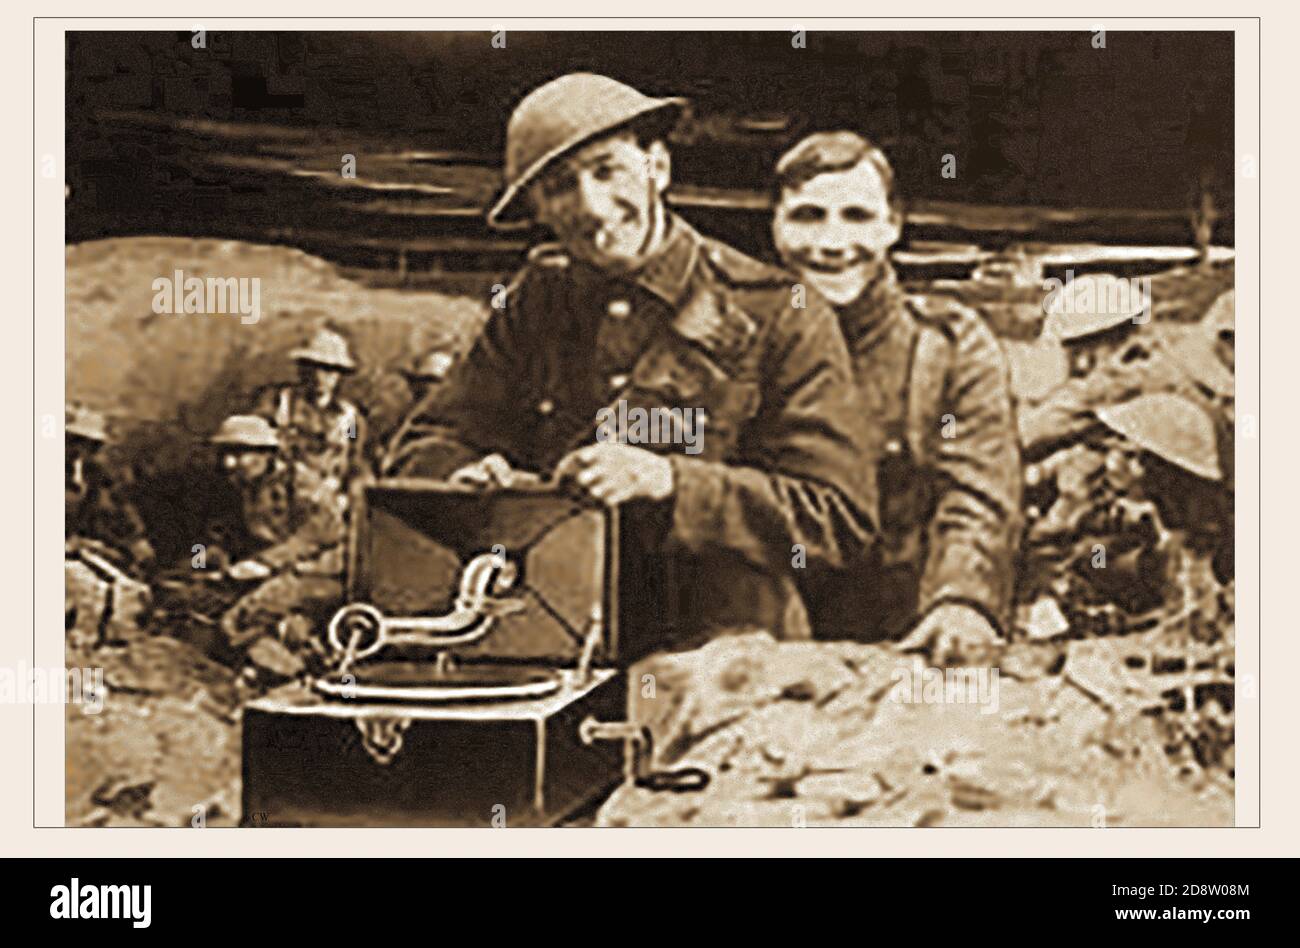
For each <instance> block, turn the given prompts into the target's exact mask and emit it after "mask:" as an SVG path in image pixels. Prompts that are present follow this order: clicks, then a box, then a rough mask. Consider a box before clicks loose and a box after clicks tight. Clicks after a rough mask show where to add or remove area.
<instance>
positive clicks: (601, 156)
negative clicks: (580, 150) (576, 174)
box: [574, 150, 614, 168]
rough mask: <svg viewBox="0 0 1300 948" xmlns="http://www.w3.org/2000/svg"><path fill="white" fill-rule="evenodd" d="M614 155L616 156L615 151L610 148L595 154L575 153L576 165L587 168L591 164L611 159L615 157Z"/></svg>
mask: <svg viewBox="0 0 1300 948" xmlns="http://www.w3.org/2000/svg"><path fill="white" fill-rule="evenodd" d="M613 157H614V153H613V152H612V151H608V150H606V151H598V152H596V153H595V154H594V155H584V156H577V155H575V156H574V158H575V160H574V165H575V166H576V167H579V168H587V167H590V166H591V165H598V164H601V163H602V162H607V161H610V160H612V159H613Z"/></svg>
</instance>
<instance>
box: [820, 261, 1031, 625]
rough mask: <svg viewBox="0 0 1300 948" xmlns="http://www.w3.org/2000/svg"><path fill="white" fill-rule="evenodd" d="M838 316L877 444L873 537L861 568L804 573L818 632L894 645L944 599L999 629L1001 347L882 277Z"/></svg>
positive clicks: (1008, 436)
mask: <svg viewBox="0 0 1300 948" xmlns="http://www.w3.org/2000/svg"><path fill="white" fill-rule="evenodd" d="M836 311H837V313H838V315H839V318H840V323H841V325H842V327H843V330H844V335H845V338H846V339H847V340H848V345H849V350H850V352H851V354H852V358H853V364H854V371H855V375H856V379H857V388H858V399H859V402H858V404H859V409H858V410H859V411H860V412H861V413H863V414H865V416H866V417H868V418H869V419H871V421H872V432H873V434H875V435H876V436H877V437H879V438H880V439H881V444H880V446H879V448H878V450H877V451H875V452H874V453H875V454H876V455H877V456H878V457H879V465H880V468H879V472H878V475H877V484H878V490H879V496H880V538H879V542H878V545H877V547H876V549H875V551H874V553H873V555H872V556H871V558H870V559H869V560H868V561H867V562H866V563H863V564H858V565H856V566H854V567H852V568H851V569H849V570H847V571H842V570H840V571H832V572H830V573H826V572H825V571H817V572H815V573H813V574H812V575H810V577H809V578H810V580H811V581H812V582H813V583H814V584H815V592H813V593H811V594H810V597H809V598H810V599H812V600H813V601H815V602H816V603H817V604H818V605H819V606H821V607H822V610H821V611H820V612H819V613H818V614H817V615H815V616H814V624H815V626H816V627H817V628H818V629H819V634H825V635H827V636H836V637H840V636H843V637H850V638H856V639H864V640H877V639H883V638H890V637H896V636H899V635H901V634H903V633H904V632H905V631H906V630H907V628H908V627H909V626H910V625H911V624H913V623H914V622H915V621H916V620H917V619H919V618H921V617H922V616H924V615H925V614H926V613H927V612H929V611H930V610H931V609H933V608H935V607H936V606H938V605H941V604H943V603H962V604H966V605H969V606H972V607H973V608H975V609H977V610H979V611H980V612H981V613H983V614H984V615H985V616H986V617H987V618H988V619H989V620H990V621H991V622H992V623H993V624H994V626H995V627H996V628H999V629H1001V630H1002V631H1003V632H1005V631H1006V627H1007V624H1008V621H1009V618H1010V616H1009V613H1010V606H1011V594H1012V587H1013V581H1014V557H1015V551H1016V546H1017V543H1018V542H1019V537H1020V527H1021V513H1020V498H1021V492H1022V475H1021V468H1020V456H1019V448H1018V443H1017V435H1016V426H1015V419H1014V416H1013V414H1012V407H1011V396H1010V388H1009V383H1008V372H1007V367H1006V360H1005V357H1004V356H1003V354H1002V350H1001V348H1000V347H999V346H998V343H997V339H996V338H995V337H994V336H993V334H992V332H991V331H990V330H989V329H988V327H987V326H985V325H984V322H983V320H982V319H981V318H980V317H979V316H978V315H977V314H976V313H974V312H973V311H971V310H970V309H967V308H966V307H964V306H961V305H960V304H958V303H957V302H955V301H950V300H946V299H943V298H939V297H930V298H925V299H922V298H918V297H909V296H907V295H905V294H904V293H903V291H902V289H901V288H900V287H899V286H898V284H897V282H896V280H895V278H894V275H893V272H892V271H891V270H885V271H884V272H883V273H882V275H881V276H880V277H879V278H878V279H877V281H876V282H875V283H873V284H872V285H871V286H869V287H868V288H867V289H866V290H865V291H864V292H863V294H862V295H861V296H859V297H858V299H856V300H854V301H853V302H852V303H850V304H848V305H847V306H844V307H836Z"/></svg>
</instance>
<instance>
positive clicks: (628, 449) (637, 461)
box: [555, 441, 673, 507]
mask: <svg viewBox="0 0 1300 948" xmlns="http://www.w3.org/2000/svg"><path fill="white" fill-rule="evenodd" d="M555 479H556V480H557V481H563V480H568V481H570V482H572V483H573V484H576V485H577V486H578V487H579V488H580V489H582V490H583V491H585V492H586V493H587V494H589V495H590V496H591V497H593V498H595V499H596V500H598V501H600V502H601V503H603V504H605V505H606V506H608V507H614V506H617V505H618V504H623V503H627V502H628V501H629V500H638V499H644V500H667V499H668V498H669V497H671V496H672V493H673V466H672V462H670V461H669V460H668V458H666V457H663V456H662V455H659V454H655V453H654V452H653V451H647V450H646V449H645V448H638V447H636V446H634V445H630V444H619V443H617V442H614V441H601V442H597V443H596V444H589V445H587V446H586V447H584V448H578V449H577V450H576V451H571V452H570V453H569V454H567V455H565V457H564V458H563V460H561V461H560V463H559V464H558V465H556V467H555Z"/></svg>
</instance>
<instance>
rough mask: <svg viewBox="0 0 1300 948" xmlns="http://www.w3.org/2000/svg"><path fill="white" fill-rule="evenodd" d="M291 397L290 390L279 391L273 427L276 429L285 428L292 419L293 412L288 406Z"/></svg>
mask: <svg viewBox="0 0 1300 948" xmlns="http://www.w3.org/2000/svg"><path fill="white" fill-rule="evenodd" d="M292 397H293V393H292V390H291V389H288V388H282V389H280V400H279V403H278V404H277V405H276V408H275V426H276V427H277V428H287V427H288V426H289V422H290V421H291V420H292V419H293V411H292V407H291V405H290V399H291V398H292Z"/></svg>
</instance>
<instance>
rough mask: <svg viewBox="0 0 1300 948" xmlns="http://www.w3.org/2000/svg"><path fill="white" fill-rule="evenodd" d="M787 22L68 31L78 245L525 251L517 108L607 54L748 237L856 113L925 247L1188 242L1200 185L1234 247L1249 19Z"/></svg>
mask: <svg viewBox="0 0 1300 948" xmlns="http://www.w3.org/2000/svg"><path fill="white" fill-rule="evenodd" d="M791 37H792V34H791V33H790V32H789V31H774V32H770V33H616V32H584V33H519V32H511V33H509V34H507V42H506V48H505V49H496V48H493V47H492V45H491V38H492V36H491V34H490V33H487V32H483V33H351V32H330V33H276V32H256V33H253V32H245V33H220V32H212V33H208V34H207V37H206V40H207V48H206V49H195V48H194V47H193V46H192V43H191V39H192V35H191V34H190V33H188V32H187V33H140V32H116V33H70V34H68V46H67V52H68V59H67V65H68V73H67V109H68V115H67V118H68V122H67V134H68V141H67V146H68V161H67V175H68V183H69V189H70V190H69V199H68V206H67V211H68V214H67V239H68V241H69V242H78V241H83V240H88V239H94V238H100V237H107V236H120V235H134V234H182V235H194V236H220V237H236V238H240V239H247V240H254V241H258V242H263V243H287V244H292V245H295V246H300V247H304V248H306V249H309V250H313V251H314V252H317V253H320V254H323V255H325V256H327V257H331V258H333V259H335V260H340V261H342V262H346V263H349V264H354V265H359V266H362V267H367V266H374V267H391V266H394V265H395V259H396V255H397V254H398V253H399V252H400V253H401V254H402V255H404V257H405V256H412V257H422V259H423V261H424V262H423V264H417V265H424V266H430V265H446V266H449V267H450V268H451V269H455V268H456V267H457V265H458V264H459V263H469V262H472V259H473V258H474V257H475V256H476V255H480V254H483V253H490V252H492V251H493V250H499V249H502V248H507V249H518V247H519V246H520V245H521V244H520V241H521V240H524V241H526V240H527V239H528V238H527V237H526V236H525V237H524V238H508V239H507V238H501V237H498V236H495V235H492V234H490V232H488V231H487V230H486V228H485V227H484V225H483V223H482V218H481V214H480V213H479V212H480V211H481V209H482V207H483V206H484V205H485V204H486V203H488V202H489V201H490V200H491V198H492V196H493V194H494V193H495V191H496V189H497V188H498V187H499V185H500V177H499V164H500V154H501V150H502V138H503V134H504V128H505V123H506V119H507V117H508V115H509V112H510V110H511V108H512V107H513V105H514V104H515V103H516V102H517V101H518V100H519V99H520V98H521V97H522V96H523V95H524V94H526V93H527V92H528V91H529V90H530V89H532V88H533V87H535V86H536V85H538V84H540V83H541V82H544V81H546V80H547V79H550V78H553V77H554V76H556V75H559V74H562V73H565V72H570V71H576V70H592V71H597V72H602V73H605V74H608V75H611V76H613V77H615V78H618V79H621V80H624V81H626V82H629V83H631V84H633V85H635V86H636V87H637V88H639V89H641V90H642V91H644V92H647V93H649V94H680V95H685V96H687V97H689V98H690V99H691V100H692V103H693V107H694V108H693V111H694V115H693V117H692V118H691V119H690V120H689V121H687V122H686V123H684V124H683V126H682V127H681V128H680V129H679V131H678V133H677V134H676V135H675V136H674V140H673V142H672V144H673V154H674V167H675V179H676V181H677V186H676V187H675V188H674V192H675V199H676V200H677V201H678V202H679V206H681V207H683V208H686V209H688V210H687V214H688V216H692V217H694V218H696V220H697V222H699V223H702V224H703V225H704V226H707V227H710V228H711V229H712V230H713V231H715V232H719V233H721V234H723V235H725V236H727V237H729V238H730V239H732V240H734V241H735V242H737V243H739V244H741V245H743V246H747V247H749V248H750V249H761V248H760V247H758V246H757V245H758V244H761V242H762V237H761V234H762V233H763V232H765V230H766V222H765V220H764V219H763V215H761V214H759V213H756V212H757V211H760V210H761V209H762V207H763V201H764V199H765V192H766V189H767V187H768V182H769V178H770V173H771V168H772V166H773V164H774V162H775V159H776V158H777V157H778V156H779V155H780V153H781V152H782V151H783V150H784V149H785V148H787V147H788V146H789V145H791V144H793V142H795V141H796V140H798V139H799V138H800V137H802V136H803V135H804V134H807V133H808V132H810V131H814V130H817V129H825V128H841V127H847V128H854V129H857V130H859V131H861V132H864V133H866V134H868V135H869V136H870V137H872V138H874V139H875V140H877V141H879V142H880V143H881V144H883V145H884V146H885V147H886V148H887V150H888V151H889V153H890V155H891V158H892V160H893V162H894V164H895V166H896V169H897V173H898V178H899V181H900V184H901V188H902V191H903V193H904V195H905V196H906V197H907V198H908V199H909V202H910V208H911V210H912V215H911V217H910V225H909V228H908V236H909V237H910V238H912V239H915V238H917V237H927V238H929V237H935V238H945V239H946V238H954V237H955V238H961V239H968V240H972V241H973V242H976V243H980V244H983V245H988V244H996V243H997V242H998V241H999V240H1000V239H1002V240H1004V239H1005V235H1006V234H1007V233H1009V232H1012V231H1015V232H1017V233H1020V234H1021V235H1022V236H1023V235H1025V234H1028V235H1030V236H1034V237H1039V238H1042V239H1053V240H1071V239H1087V240H1102V241H1115V242H1150V243H1190V242H1191V239H1192V238H1191V224H1190V213H1191V209H1192V207H1193V206H1194V205H1196V204H1198V203H1199V201H1200V196H1201V193H1202V190H1208V191H1209V192H1210V193H1211V194H1212V196H1213V199H1214V202H1215V206H1216V208H1217V209H1218V212H1219V214H1220V217H1219V219H1218V221H1217V224H1216V231H1215V235H1214V236H1215V241H1216V242H1218V243H1231V241H1232V215H1231V208H1232V199H1233V193H1232V185H1233V181H1232V178H1233V174H1232V173H1233V161H1234V159H1233V151H1232V123H1233V109H1232V102H1233V55H1232V42H1233V37H1232V34H1231V33H1217V32H1197V33H1133V32H1108V33H1107V34H1106V48H1105V49H1095V48H1094V47H1093V45H1092V39H1093V34H1092V33H1090V32H1084V31H1078V32H1060V33H1026V32H999V33H992V32H988V33H877V32H855V33H817V32H810V33H809V34H808V35H807V48H805V49H795V48H793V47H792V45H791ZM343 154H352V155H355V156H356V160H357V179H356V180H355V181H345V180H344V179H343V178H342V177H341V176H340V174H339V171H340V168H341V161H342V155H343ZM945 154H952V155H954V156H955V157H956V160H957V171H958V174H957V177H956V178H955V179H945V178H943V177H942V176H941V175H940V168H941V165H942V161H943V156H944V155H945ZM1043 209H1056V210H1062V211H1066V212H1068V213H1065V214H1059V213H1058V214H1053V215H1051V216H1050V218H1045V217H1044V215H1043V213H1042V211H1043ZM401 265H402V266H403V267H405V266H406V260H405V259H403V261H402V264H401Z"/></svg>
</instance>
